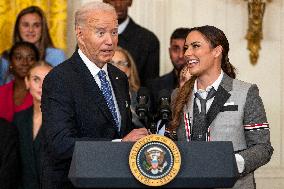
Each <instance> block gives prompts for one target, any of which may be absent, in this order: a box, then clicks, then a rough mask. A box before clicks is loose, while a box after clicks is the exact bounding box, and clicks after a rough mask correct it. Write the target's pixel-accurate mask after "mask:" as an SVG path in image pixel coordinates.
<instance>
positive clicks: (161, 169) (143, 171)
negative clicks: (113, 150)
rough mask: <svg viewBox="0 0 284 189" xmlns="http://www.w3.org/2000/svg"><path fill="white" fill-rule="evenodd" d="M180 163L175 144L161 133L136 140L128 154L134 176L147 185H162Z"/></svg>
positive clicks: (176, 171) (169, 178)
mask: <svg viewBox="0 0 284 189" xmlns="http://www.w3.org/2000/svg"><path fill="white" fill-rule="evenodd" d="M180 164H181V156H180V152H179V150H178V148H177V146H176V144H175V143H174V142H173V141H172V140H171V139H169V138H167V137H165V136H162V135H149V136H146V137H144V138H141V139H140V140H138V141H137V142H136V143H135V144H134V145H133V147H132V149H131V151H130V155H129V166H130V170H131V172H132V174H133V175H134V177H135V178H136V179H137V180H138V181H140V182H141V183H143V184H145V185H148V186H162V185H165V184H167V183H169V182H170V181H171V180H173V179H174V178H175V176H176V175H177V174H178V171H179V169H180Z"/></svg>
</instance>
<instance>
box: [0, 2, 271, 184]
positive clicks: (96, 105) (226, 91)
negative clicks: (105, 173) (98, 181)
mask: <svg viewBox="0 0 284 189" xmlns="http://www.w3.org/2000/svg"><path fill="white" fill-rule="evenodd" d="M131 4H132V0H103V2H90V3H88V4H86V5H84V6H82V7H81V8H79V9H78V10H77V12H76V14H75V32H76V39H77V48H76V49H74V54H73V55H72V56H71V57H70V58H68V59H67V57H66V56H65V53H64V51H63V50H61V49H58V48H56V47H55V46H54V45H53V42H52V39H51V36H50V34H49V30H48V25H47V20H46V17H45V13H44V12H43V11H42V10H41V9H40V8H39V7H37V6H30V7H27V8H25V9H23V10H22V11H21V12H20V13H19V14H18V16H17V18H16V23H15V26H14V33H13V39H12V41H13V44H12V46H11V48H10V49H7V50H5V51H4V52H2V53H1V59H0V124H1V125H0V136H1V137H0V140H1V142H0V186H1V187H0V188H2V187H3V188H7V189H8V188H23V189H38V188H52V189H55V188H74V186H73V185H72V183H71V182H70V181H69V180H68V178H67V175H68V168H69V167H70V162H71V158H72V152H73V150H74V144H75V141H77V140H84V139H85V140H109V141H120V142H124V141H132V142H134V141H137V140H138V139H140V138H142V137H144V136H147V135H149V134H151V133H150V132H151V131H150V130H149V129H148V127H149V125H147V124H146V122H145V120H144V118H142V117H141V115H140V114H137V111H136V110H137V107H138V106H140V108H141V102H143V99H142V98H144V97H141V93H139V90H140V89H141V88H144V87H145V88H146V89H147V90H148V91H149V95H148V94H147V95H148V96H147V98H149V99H148V100H149V102H146V103H145V104H142V105H145V107H146V106H147V107H146V108H145V107H144V106H143V107H142V110H143V111H147V113H149V114H150V113H151V114H152V115H155V119H154V121H155V122H156V123H161V120H160V117H159V116H157V115H158V111H159V109H160V108H161V107H160V103H161V98H160V93H159V92H160V91H162V90H167V91H168V92H169V94H170V95H171V96H169V97H168V98H169V99H170V100H169V112H171V115H170V116H169V117H170V119H169V120H167V122H162V123H163V125H161V127H163V132H160V133H159V134H164V135H166V136H168V137H171V138H172V139H174V140H179V141H207V142H209V141H232V142H233V145H234V151H235V157H236V162H237V165H238V171H239V179H238V181H237V183H236V185H235V186H234V187H233V188H242V189H243V188H255V187H256V186H255V181H254V175H253V172H254V171H255V170H256V169H257V168H259V167H260V166H262V165H264V164H266V163H267V162H268V161H269V160H270V158H271V156H272V153H273V148H272V146H271V144H270V132H269V123H268V120H267V118H266V113H265V109H264V106H263V103H262V100H261V97H260V96H259V91H258V87H257V86H256V85H255V84H250V83H246V82H243V81H240V80H237V79H236V78H237V75H236V73H235V68H234V67H233V65H232V64H231V63H230V61H229V57H228V52H229V49H230V48H229V42H228V40H227V38H226V36H225V34H224V33H223V31H221V30H220V29H218V28H216V27H214V26H207V25H206V26H201V27H193V28H185V27H180V28H176V29H175V30H174V31H173V33H172V35H171V37H170V39H169V49H168V50H169V55H170V60H171V63H170V64H172V66H173V70H172V71H171V72H170V73H167V74H165V75H162V76H159V68H160V67H159V65H160V62H159V56H160V53H159V52H160V43H159V40H158V38H157V36H156V35H155V34H154V33H153V32H151V31H150V30H148V29H146V28H144V27H142V26H140V25H138V24H137V23H135V21H134V20H133V19H132V18H131V17H130V16H129V15H128V8H129V7H130V6H131ZM148 109H149V110H148ZM140 110H141V109H140ZM153 117H154V116H153ZM173 135H175V136H173Z"/></svg>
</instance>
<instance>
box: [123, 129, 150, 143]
mask: <svg viewBox="0 0 284 189" xmlns="http://www.w3.org/2000/svg"><path fill="white" fill-rule="evenodd" d="M148 134H149V132H148V130H147V129H146V128H139V129H133V130H132V131H131V132H130V133H129V134H128V135H126V136H125V137H124V138H123V139H122V140H121V141H123V142H135V141H137V140H139V139H140V138H143V137H144V136H147V135H148Z"/></svg>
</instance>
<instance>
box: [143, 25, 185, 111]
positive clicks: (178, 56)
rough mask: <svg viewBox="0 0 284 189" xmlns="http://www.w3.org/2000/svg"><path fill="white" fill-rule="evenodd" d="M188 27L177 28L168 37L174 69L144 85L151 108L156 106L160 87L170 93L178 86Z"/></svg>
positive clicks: (183, 63) (183, 61)
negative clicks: (149, 93) (148, 95)
mask: <svg viewBox="0 0 284 189" xmlns="http://www.w3.org/2000/svg"><path fill="white" fill-rule="evenodd" d="M189 30H190V29H189V28H177V29H175V31H174V32H173V33H172V35H171V38H170V47H169V54H170V59H171V62H172V65H173V67H174V69H173V70H172V71H171V72H170V73H167V74H165V75H163V76H161V77H159V78H156V79H153V80H150V81H148V82H147V83H146V87H147V88H148V89H149V90H150V91H151V94H152V98H153V99H152V104H153V110H154V111H155V110H156V107H157V106H158V100H159V99H158V95H159V91H161V90H162V89H167V90H169V92H170V93H171V92H172V91H173V89H175V88H177V87H179V77H178V75H179V72H180V71H181V69H182V68H183V66H184V65H185V63H186V62H185V59H184V51H183V46H184V42H185V38H186V36H187V34H188V32H189Z"/></svg>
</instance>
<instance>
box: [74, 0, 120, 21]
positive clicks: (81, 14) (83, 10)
mask: <svg viewBox="0 0 284 189" xmlns="http://www.w3.org/2000/svg"><path fill="white" fill-rule="evenodd" d="M93 11H108V12H113V13H114V14H115V15H116V11H115V8H114V7H113V6H112V5H110V4H108V3H103V2H101V1H92V2H89V3H86V4H84V5H83V6H82V7H80V8H79V9H77V10H76V12H75V26H79V25H84V24H85V23H86V21H87V19H88V14H89V13H90V12H93Z"/></svg>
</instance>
